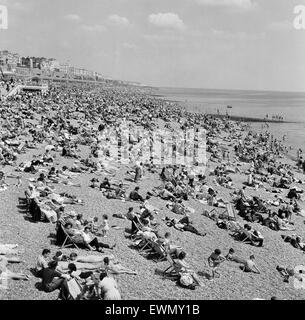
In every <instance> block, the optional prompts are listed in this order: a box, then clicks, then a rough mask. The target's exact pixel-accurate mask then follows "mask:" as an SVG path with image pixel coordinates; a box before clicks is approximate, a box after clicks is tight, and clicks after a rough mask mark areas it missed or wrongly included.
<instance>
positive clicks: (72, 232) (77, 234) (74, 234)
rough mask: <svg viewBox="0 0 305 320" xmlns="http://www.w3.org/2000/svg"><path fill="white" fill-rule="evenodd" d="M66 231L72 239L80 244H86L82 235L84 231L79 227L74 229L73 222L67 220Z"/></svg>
mask: <svg viewBox="0 0 305 320" xmlns="http://www.w3.org/2000/svg"><path fill="white" fill-rule="evenodd" d="M64 229H65V231H66V233H67V234H68V235H69V236H70V237H71V240H72V241H73V242H74V243H76V244H79V245H84V244H85V242H84V238H83V236H82V231H81V230H78V229H74V228H73V226H72V223H70V222H67V223H66V224H65V226H64Z"/></svg>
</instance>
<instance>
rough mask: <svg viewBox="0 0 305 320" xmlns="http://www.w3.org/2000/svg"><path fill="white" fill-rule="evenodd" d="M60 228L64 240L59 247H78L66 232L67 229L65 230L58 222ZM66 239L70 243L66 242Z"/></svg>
mask: <svg viewBox="0 0 305 320" xmlns="http://www.w3.org/2000/svg"><path fill="white" fill-rule="evenodd" d="M59 226H60V228H61V230H62V231H63V233H64V235H65V236H66V238H65V241H64V242H63V244H62V245H61V247H60V248H61V249H63V248H69V247H71V246H74V247H76V249H79V247H78V245H77V244H76V243H75V242H74V241H73V239H72V238H71V236H70V235H69V234H68V233H67V231H66V230H65V228H64V226H63V225H62V224H61V223H60V224H59ZM68 241H70V243H68Z"/></svg>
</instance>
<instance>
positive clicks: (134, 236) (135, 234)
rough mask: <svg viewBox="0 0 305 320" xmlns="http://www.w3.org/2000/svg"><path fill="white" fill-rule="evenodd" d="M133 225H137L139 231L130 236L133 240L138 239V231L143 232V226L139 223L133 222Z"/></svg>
mask: <svg viewBox="0 0 305 320" xmlns="http://www.w3.org/2000/svg"><path fill="white" fill-rule="evenodd" d="M133 223H134V225H135V227H136V229H137V230H136V231H135V232H134V233H132V234H131V236H130V239H131V240H134V239H136V237H137V233H138V231H141V225H140V224H139V223H137V222H134V221H133Z"/></svg>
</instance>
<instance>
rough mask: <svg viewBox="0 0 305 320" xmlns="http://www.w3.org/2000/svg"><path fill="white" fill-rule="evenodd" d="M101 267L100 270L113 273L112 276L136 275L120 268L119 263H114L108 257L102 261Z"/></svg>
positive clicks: (134, 272) (131, 271)
mask: <svg viewBox="0 0 305 320" xmlns="http://www.w3.org/2000/svg"><path fill="white" fill-rule="evenodd" d="M103 264H104V265H103V266H102V267H101V269H105V271H106V272H107V273H113V274H132V275H137V274H138V273H137V272H136V271H133V270H130V269H128V268H126V267H124V266H122V265H121V264H120V263H119V262H117V263H114V262H113V261H112V260H111V259H109V258H108V257H105V258H104V260H103Z"/></svg>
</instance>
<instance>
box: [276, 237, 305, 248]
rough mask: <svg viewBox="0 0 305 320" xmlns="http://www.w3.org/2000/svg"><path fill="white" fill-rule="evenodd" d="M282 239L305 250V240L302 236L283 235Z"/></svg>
mask: <svg viewBox="0 0 305 320" xmlns="http://www.w3.org/2000/svg"><path fill="white" fill-rule="evenodd" d="M281 237H282V239H283V240H284V241H285V242H289V243H290V244H291V245H292V246H293V247H294V248H296V249H300V250H302V251H305V242H304V241H303V240H302V238H301V237H300V236H297V235H291V236H289V235H283V234H282V235H281Z"/></svg>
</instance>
